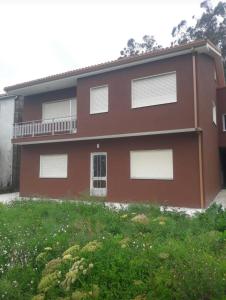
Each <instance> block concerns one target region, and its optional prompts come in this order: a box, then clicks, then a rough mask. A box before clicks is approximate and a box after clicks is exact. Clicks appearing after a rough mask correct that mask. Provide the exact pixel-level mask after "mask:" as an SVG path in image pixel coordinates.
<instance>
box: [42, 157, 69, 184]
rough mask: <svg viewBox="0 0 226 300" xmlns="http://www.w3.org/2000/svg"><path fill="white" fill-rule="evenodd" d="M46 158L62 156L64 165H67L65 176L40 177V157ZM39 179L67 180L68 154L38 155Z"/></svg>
mask: <svg viewBox="0 0 226 300" xmlns="http://www.w3.org/2000/svg"><path fill="white" fill-rule="evenodd" d="M46 156H51V157H54V156H58V157H59V156H64V157H65V158H66V160H67V161H66V163H67V170H66V173H67V174H66V176H63V177H62V176H54V177H50V176H41V173H42V168H41V166H42V165H41V158H42V157H46ZM39 178H40V179H67V178H68V154H67V153H59V154H40V156H39Z"/></svg>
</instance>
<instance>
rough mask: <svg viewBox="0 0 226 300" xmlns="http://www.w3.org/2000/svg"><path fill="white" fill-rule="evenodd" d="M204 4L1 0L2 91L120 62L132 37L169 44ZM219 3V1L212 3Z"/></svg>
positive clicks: (188, 0) (192, 1)
mask: <svg viewBox="0 0 226 300" xmlns="http://www.w3.org/2000/svg"><path fill="white" fill-rule="evenodd" d="M200 2H201V1H200V0H168V1H167V0H0V93H3V88H4V87H5V86H9V85H13V84H16V83H20V82H24V81H29V80H32V79H36V78H41V77H45V76H48V75H52V74H57V73H61V72H65V71H68V70H74V69H76V68H80V67H85V66H89V65H93V64H96V63H100V62H105V61H109V60H112V59H117V58H118V57H119V55H120V50H122V48H123V47H125V46H126V42H127V40H128V39H129V38H132V37H133V38H135V39H136V40H137V41H139V40H141V38H142V36H144V35H145V34H147V35H154V36H155V38H156V40H157V41H158V43H159V44H161V45H163V46H164V47H165V46H169V45H170V42H171V40H172V37H171V31H172V28H173V27H174V26H176V25H177V24H178V23H179V22H180V21H181V20H183V19H186V20H188V21H191V20H192V19H191V17H192V16H193V15H195V16H197V17H198V16H200V14H201V13H202V10H201V9H200ZM212 3H213V4H215V3H217V1H215V0H212Z"/></svg>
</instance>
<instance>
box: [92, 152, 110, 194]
mask: <svg viewBox="0 0 226 300" xmlns="http://www.w3.org/2000/svg"><path fill="white" fill-rule="evenodd" d="M95 155H105V157H106V176H105V177H102V178H104V179H101V180H105V181H106V187H105V188H99V189H102V190H103V191H102V192H103V194H102V195H96V196H98V197H106V196H107V172H108V170H107V169H108V168H107V152H91V153H90V196H95V195H93V194H92V191H93V190H94V189H95V188H94V187H93V178H94V176H93V157H94V156H95Z"/></svg>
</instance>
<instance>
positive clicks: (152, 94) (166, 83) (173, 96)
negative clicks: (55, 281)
mask: <svg viewBox="0 0 226 300" xmlns="http://www.w3.org/2000/svg"><path fill="white" fill-rule="evenodd" d="M173 102H177V83H176V72H172V73H165V74H160V75H155V76H150V77H144V78H138V79H134V80H132V108H136V107H145V106H152V105H159V104H165V103H173Z"/></svg>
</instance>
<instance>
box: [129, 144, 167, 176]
mask: <svg viewBox="0 0 226 300" xmlns="http://www.w3.org/2000/svg"><path fill="white" fill-rule="evenodd" d="M130 177H131V178H133V179H173V150H172V149H166V150H141V151H131V152H130Z"/></svg>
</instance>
